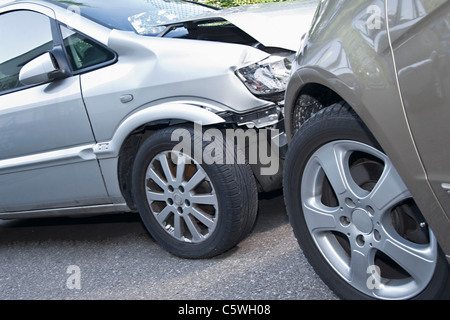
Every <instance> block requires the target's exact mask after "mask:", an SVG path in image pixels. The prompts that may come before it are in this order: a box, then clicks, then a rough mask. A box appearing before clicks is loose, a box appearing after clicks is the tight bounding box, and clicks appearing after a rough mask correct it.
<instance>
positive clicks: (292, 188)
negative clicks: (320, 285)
mask: <svg viewBox="0 0 450 320" xmlns="http://www.w3.org/2000/svg"><path fill="white" fill-rule="evenodd" d="M284 195H285V201H286V208H287V213H288V215H289V220H290V222H291V224H292V226H293V230H294V233H295V235H296V237H297V239H298V241H299V243H300V245H301V247H302V249H303V252H304V254H305V255H306V257H307V258H308V260H309V261H310V263H311V264H312V265H313V267H314V269H315V270H316V271H317V273H318V274H319V275H320V276H321V278H322V279H323V280H324V282H325V283H327V284H328V285H329V286H330V288H332V289H333V290H334V291H335V292H336V293H337V294H338V295H339V296H340V297H342V298H345V299H370V298H373V299H411V298H423V299H436V298H439V297H442V295H444V294H445V292H446V290H445V286H446V282H447V278H448V264H447V262H446V260H445V257H444V255H443V253H442V251H441V250H440V248H439V246H438V244H437V241H436V238H435V236H434V235H433V233H432V231H431V229H430V228H429V226H428V224H427V223H426V221H425V219H424V217H423V216H422V214H421V212H420V210H419V209H418V207H417V206H416V204H415V202H414V199H413V198H412V196H411V194H410V192H409V190H408V188H407V187H406V185H405V184H404V182H403V180H402V178H401V177H400V175H399V174H398V172H397V171H396V169H395V168H394V166H393V164H392V163H391V160H390V159H389V158H388V157H387V156H386V154H385V153H384V152H383V151H382V150H381V148H380V147H379V145H378V144H377V142H376V141H375V140H374V139H373V137H372V135H371V134H370V133H369V132H368V130H367V129H366V128H365V126H364V124H363V123H362V122H361V120H360V119H359V118H358V117H357V115H356V114H355V113H354V112H353V111H351V109H350V108H349V107H348V106H347V105H346V104H337V105H334V106H331V107H328V108H326V109H324V110H322V111H320V112H319V113H317V114H316V115H314V116H313V117H312V118H311V119H309V120H308V121H307V122H306V123H305V124H303V125H302V126H301V127H300V129H299V131H298V132H297V133H296V135H295V137H294V139H293V141H292V143H291V144H290V147H289V152H288V155H287V158H286V162H285V170H284Z"/></svg>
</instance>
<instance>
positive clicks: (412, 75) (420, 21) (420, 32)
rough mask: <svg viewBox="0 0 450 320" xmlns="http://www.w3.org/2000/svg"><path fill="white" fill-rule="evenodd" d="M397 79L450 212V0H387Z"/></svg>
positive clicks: (432, 178) (423, 155) (429, 169)
mask: <svg viewBox="0 0 450 320" xmlns="http://www.w3.org/2000/svg"><path fill="white" fill-rule="evenodd" d="M388 4H389V8H390V33H391V37H392V46H393V50H394V56H395V61H396V65H397V73H398V80H399V85H400V90H401V94H402V97H403V100H404V106H405V110H406V114H407V117H408V121H409V124H410V129H411V133H412V135H413V138H414V141H415V142H416V146H417V149H418V151H419V154H420V157H421V159H422V162H423V165H424V167H425V170H426V172H427V175H428V179H429V181H430V184H431V186H432V188H433V190H434V192H435V194H436V195H437V197H438V198H439V200H440V203H441V205H442V206H443V207H444V209H445V210H446V212H447V214H448V215H449V217H450V195H449V191H450V144H449V142H448V140H449V137H450V126H449V121H450V2H449V1H446V0H426V1H425V0H422V1H421V0H388Z"/></svg>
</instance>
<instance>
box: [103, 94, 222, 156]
mask: <svg viewBox="0 0 450 320" xmlns="http://www.w3.org/2000/svg"><path fill="white" fill-rule="evenodd" d="M211 110H212V109H211V108H209V107H205V106H201V105H197V104H193V103H189V102H166V103H162V104H159V105H154V106H149V107H147V108H144V109H140V110H139V111H136V112H134V113H132V114H130V115H129V116H128V117H127V118H126V119H124V120H123V121H122V123H121V124H120V125H119V126H118V128H117V129H116V131H115V133H114V135H113V137H112V139H111V140H109V141H103V142H99V143H97V144H96V146H95V150H94V152H95V154H96V155H97V158H98V159H106V158H112V157H118V155H119V152H120V149H121V147H122V144H123V142H124V141H125V139H126V138H127V137H128V136H129V135H130V134H131V133H132V132H133V131H135V130H136V129H138V128H139V127H142V126H144V125H146V124H148V123H151V122H155V121H160V120H184V121H187V122H192V123H194V122H195V123H200V124H201V125H203V126H207V125H213V124H219V123H224V122H225V120H224V119H223V118H222V117H220V116H218V115H217V114H215V113H214V112H212V111H211Z"/></svg>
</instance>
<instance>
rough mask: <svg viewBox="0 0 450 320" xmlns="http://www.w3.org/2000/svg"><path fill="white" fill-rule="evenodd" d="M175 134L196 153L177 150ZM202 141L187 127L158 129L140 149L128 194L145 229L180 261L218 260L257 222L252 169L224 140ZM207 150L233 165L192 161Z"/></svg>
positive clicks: (199, 135) (256, 200)
mask: <svg viewBox="0 0 450 320" xmlns="http://www.w3.org/2000/svg"><path fill="white" fill-rule="evenodd" d="M176 130H181V131H179V132H183V137H184V139H187V141H189V140H191V141H190V143H188V145H190V146H191V147H192V148H199V149H200V150H188V149H187V150H184V149H183V150H178V149H177V146H178V144H179V142H178V141H176V139H175V140H172V136H173V135H174V133H175V131H176ZM179 132H178V133H179ZM201 136H202V135H201V134H195V133H194V130H193V128H191V127H189V126H185V127H168V128H165V129H161V130H159V131H157V132H155V133H153V134H152V135H151V136H150V137H148V138H147V139H146V140H145V141H144V142H143V143H142V145H141V146H140V148H139V151H138V153H137V155H136V159H135V161H134V165H133V176H132V194H133V199H134V202H135V204H136V207H137V209H138V211H139V214H140V216H141V219H142V221H143V224H144V226H145V227H146V229H147V230H148V232H149V233H150V235H151V236H152V237H153V239H154V240H155V241H156V242H157V243H158V244H160V245H161V246H162V247H163V248H164V249H166V250H167V251H168V252H170V253H172V254H174V255H176V256H179V257H182V258H210V257H213V256H216V255H219V254H221V253H223V252H225V251H227V250H229V249H231V248H233V247H234V246H235V245H236V244H238V243H239V242H240V241H241V240H242V239H243V238H244V237H245V236H247V235H248V234H249V233H250V232H251V230H252V228H253V226H254V223H255V221H256V214H257V206H258V194H257V186H256V181H255V179H254V177H253V173H252V171H251V169H250V167H249V166H248V165H246V164H239V163H238V161H237V158H238V157H241V156H242V155H241V154H240V153H239V152H240V151H239V150H238V149H237V147H236V146H235V145H232V144H231V142H229V141H226V140H227V139H224V140H223V141H218V140H219V139H217V141H215V140H214V141H213V142H210V141H201V140H200V139H201ZM222 143H223V145H219V144H222ZM207 147H209V148H211V150H212V149H214V150H217V151H219V150H222V151H223V152H224V158H226V159H234V160H235V161H232V162H231V163H216V162H213V163H209V164H207V163H205V161H201V159H200V161H199V160H197V159H195V155H196V154H198V153H200V154H202V153H203V150H204V148H207ZM175 150H177V151H175Z"/></svg>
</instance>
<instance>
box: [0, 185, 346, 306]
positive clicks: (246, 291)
mask: <svg viewBox="0 0 450 320" xmlns="http://www.w3.org/2000/svg"><path fill="white" fill-rule="evenodd" d="M259 206H260V215H259V219H258V223H257V225H256V227H255V230H254V232H253V233H252V234H251V235H250V236H249V237H248V238H247V239H245V240H244V241H243V242H241V243H240V244H239V246H238V247H236V248H235V249H233V250H231V251H229V252H227V253H225V254H223V255H221V256H219V257H216V258H214V259H209V260H183V259H179V258H177V257H174V256H172V255H170V254H168V253H167V252H165V251H164V250H162V249H161V248H160V247H159V246H158V245H157V244H156V243H155V242H154V241H153V240H152V239H151V237H149V235H148V234H147V232H146V231H145V230H144V229H143V227H142V225H141V223H140V221H139V217H138V216H137V215H134V214H131V215H130V214H127V215H109V216H101V217H95V218H52V219H35V220H16V221H0V299H1V300H11V299H14V300H18V299H27V300H105V299H107V300H110V299H113V300H116V299H120V300H160V299H163V300H224V299H225V300H334V299H337V298H336V296H335V295H334V294H333V293H332V292H331V291H330V290H329V289H328V287H326V286H325V285H324V284H323V282H322V281H321V280H320V278H318V276H317V275H316V274H315V273H314V271H313V270H312V268H311V267H310V265H309V264H308V263H307V261H306V259H305V258H304V256H303V254H302V251H301V249H300V247H299V246H298V243H297V241H296V239H295V238H294V235H293V232H292V229H291V227H290V225H289V223H288V220H287V217H286V214H285V209H284V204H283V199H282V197H281V195H280V194H275V195H273V194H272V195H266V196H265V197H264V198H261V199H260V203H259Z"/></svg>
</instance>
